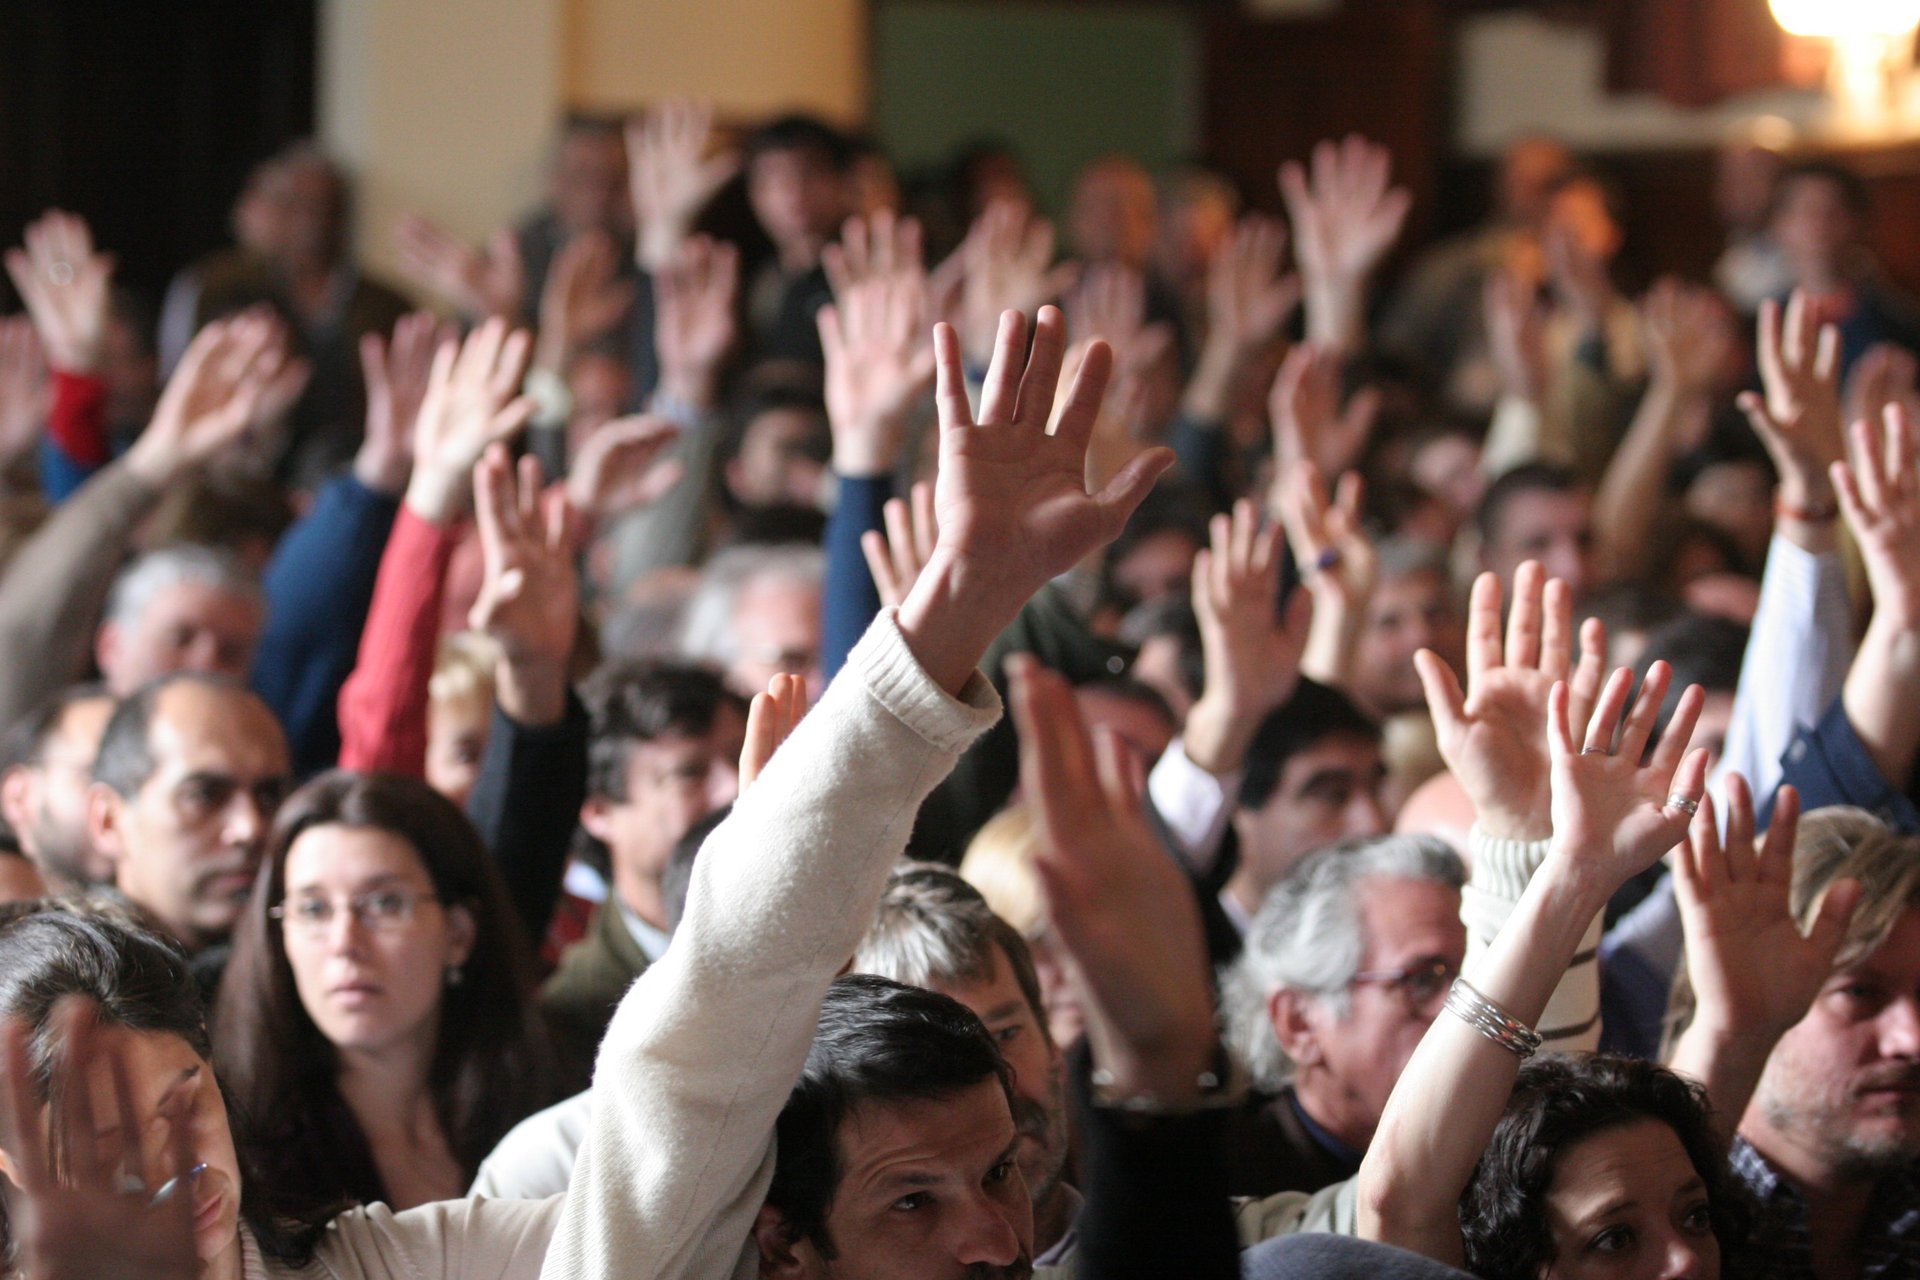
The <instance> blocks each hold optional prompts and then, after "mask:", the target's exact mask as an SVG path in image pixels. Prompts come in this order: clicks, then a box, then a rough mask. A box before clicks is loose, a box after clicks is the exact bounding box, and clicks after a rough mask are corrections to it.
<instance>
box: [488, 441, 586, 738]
mask: <svg viewBox="0 0 1920 1280" xmlns="http://www.w3.org/2000/svg"><path fill="white" fill-rule="evenodd" d="M473 504H474V515H475V521H476V523H477V524H478V526H479V530H480V554H481V560H482V563H483V565H484V577H483V578H482V580H481V584H480V595H479V597H478V598H477V599H476V600H475V601H474V603H473V610H472V612H471V613H470V614H469V615H468V617H467V625H468V626H470V627H472V628H473V629H474V630H475V631H479V632H483V633H485V634H486V635H489V636H491V637H493V639H495V640H496V641H498V642H499V644H500V650H501V662H500V676H501V689H500V705H501V707H502V708H503V709H504V710H505V711H506V712H507V714H508V715H511V716H513V717H514V718H515V719H516V720H520V721H521V722H522V723H532V724H548V723H552V722H553V721H555V720H557V719H559V717H560V715H561V714H562V713H563V711H564V709H565V701H566V673H567V663H568V661H569V659H571V658H572V656H573V642H574V636H575V633H576V631H577V630H578V628H579V622H580V574H579V570H578V569H577V568H576V567H575V564H574V553H575V551H576V550H577V548H578V542H579V538H578V530H577V528H576V525H575V520H574V516H573V512H572V510H571V509H570V508H569V506H568V503H567V495H566V491H565V490H564V489H563V488H561V487H560V486H558V485H555V486H554V487H553V488H551V489H546V490H543V489H542V487H541V475H540V463H539V460H538V459H536V458H532V457H526V458H522V459H520V465H519V471H518V475H517V476H516V474H515V468H514V463H513V458H512V456H511V455H510V454H509V453H508V452H507V446H506V445H505V444H501V443H495V444H492V445H489V446H488V447H487V451H486V455H485V456H484V457H483V458H481V459H480V464H479V466H477V467H475V468H474V472H473Z"/></svg>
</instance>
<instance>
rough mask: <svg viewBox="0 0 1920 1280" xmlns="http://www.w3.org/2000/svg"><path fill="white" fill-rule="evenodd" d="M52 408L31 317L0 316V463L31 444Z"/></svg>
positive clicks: (37, 338) (38, 341)
mask: <svg viewBox="0 0 1920 1280" xmlns="http://www.w3.org/2000/svg"><path fill="white" fill-rule="evenodd" d="M52 408H53V385H52V383H50V382H49V381H48V380H47V361H46V356H45V355H44V354H43V353H42V351H41V349H40V337H39V335H38V334H37V333H36V332H35V331H34V327H33V321H32V320H30V319H28V318H27V317H26V316H6V317H0V464H4V463H5V462H9V461H11V460H12V459H14V458H18V457H19V456H21V455H22V454H24V453H26V452H27V451H28V450H29V449H31V448H33V446H34V443H35V442H36V441H38V440H39V438H40V432H41V429H42V428H43V427H45V426H46V422H47V413H48V411H49V410H50V409H52Z"/></svg>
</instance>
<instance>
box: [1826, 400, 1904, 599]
mask: <svg viewBox="0 0 1920 1280" xmlns="http://www.w3.org/2000/svg"><path fill="white" fill-rule="evenodd" d="M1851 435H1852V446H1853V447H1852V450H1851V452H1852V455H1853V458H1852V461H1851V462H1835V463H1834V464H1833V469H1832V477H1833V485H1834V488H1835V489H1836V490H1837V491H1838V492H1839V495H1840V507H1841V510H1843V511H1845V512H1846V514H1847V524H1848V526H1849V527H1851V528H1852V530H1853V535H1854V539H1855V541H1857V542H1858V543H1859V545H1860V556H1861V559H1862V560H1864V561H1865V562H1866V568H1867V583H1868V585H1869V586H1871V587H1872V588H1873V607H1874V611H1875V614H1876V615H1878V614H1879V613H1880V611H1882V610H1885V611H1886V612H1887V613H1888V614H1889V615H1891V617H1892V618H1893V619H1896V620H1898V621H1899V622H1900V623H1901V624H1902V625H1905V626H1911V625H1913V624H1914V623H1915V622H1916V621H1920V474H1916V468H1917V467H1920V462H1916V459H1920V423H1916V422H1915V420H1914V419H1913V418H1911V417H1910V416H1908V414H1907V411H1906V410H1905V409H1903V408H1901V407H1900V406H1899V405H1897V404H1896V405H1889V406H1887V409H1886V411H1885V413H1884V415H1883V416H1882V417H1881V419H1880V420H1879V421H1877V422H1875V421H1861V422H1856V423H1854V424H1853V430H1852V433H1851Z"/></svg>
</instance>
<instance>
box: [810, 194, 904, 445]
mask: <svg viewBox="0 0 1920 1280" xmlns="http://www.w3.org/2000/svg"><path fill="white" fill-rule="evenodd" d="M821 260H822V264H823V265H824V266H825V268H826V271H827V278H828V280H830V281H831V282H832V284H833V296H834V301H833V302H832V303H831V304H829V305H827V306H824V307H822V308H820V311H819V312H818V314H817V315H816V317H815V319H816V320H817V322H818V323H819V326H820V348H821V350H822V351H823V352H824V353H825V355H826V365H827V369H826V399H827V419H828V421H829V422H830V423H831V424H832V426H833V470H834V473H835V474H836V475H843V476H877V475H885V474H886V473H888V472H889V471H891V470H892V469H893V465H894V462H895V461H896V460H897V459H898V457H899V454H900V446H901V442H902V439H903V437H904V434H905V430H906V424H907V416H908V414H909V413H910V412H911V411H912V409H913V406H914V404H915V402H917V401H918V400H919V399H920V397H921V396H922V395H923V394H924V393H925V392H926V390H927V388H928V387H929V386H931V385H932V383H933V349H932V348H931V347H929V346H928V345H927V342H926V339H925V337H924V336H923V335H924V333H925V332H926V320H927V273H926V268H925V266H924V265H923V264H922V260H921V251H920V224H919V223H918V222H916V221H914V220H913V219H912V218H901V219H898V220H896V219H895V218H894V216H893V215H892V214H890V213H887V212H884V211H883V212H881V213H877V214H875V215H874V216H873V218H872V220H871V221H870V222H869V221H868V220H866V219H862V218H849V219H848V220H847V225H846V230H845V232H844V234H843V237H842V240H841V242H840V243H839V244H830V245H828V246H827V247H826V249H825V251H824V252H823V253H822V255H821Z"/></svg>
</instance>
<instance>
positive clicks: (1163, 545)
mask: <svg viewBox="0 0 1920 1280" xmlns="http://www.w3.org/2000/svg"><path fill="white" fill-rule="evenodd" d="M1199 553H1200V544H1199V543H1198V542H1196V541H1194V538H1193V535H1192V534H1190V533H1188V532H1187V531H1186V530H1184V529H1162V530H1160V531H1159V532H1158V533H1152V534H1149V535H1147V536H1146V537H1144V538H1141V539H1140V540H1139V541H1138V542H1135V543H1134V544H1133V545H1132V546H1130V547H1128V548H1127V551H1126V554H1125V555H1123V556H1121V557H1120V558H1119V559H1118V560H1116V561H1114V562H1113V568H1112V574H1113V584H1114V586H1115V587H1117V588H1119V590H1120V593H1121V594H1122V595H1123V596H1125V597H1126V599H1127V601H1128V602H1129V603H1130V604H1144V603H1146V602H1147V601H1150V600H1165V599H1169V598H1175V599H1182V600H1184V599H1186V598H1187V596H1188V595H1189V594H1190V593H1191V592H1192V590H1193V558H1194V557H1195V556H1196V555H1198V554H1199Z"/></svg>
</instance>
